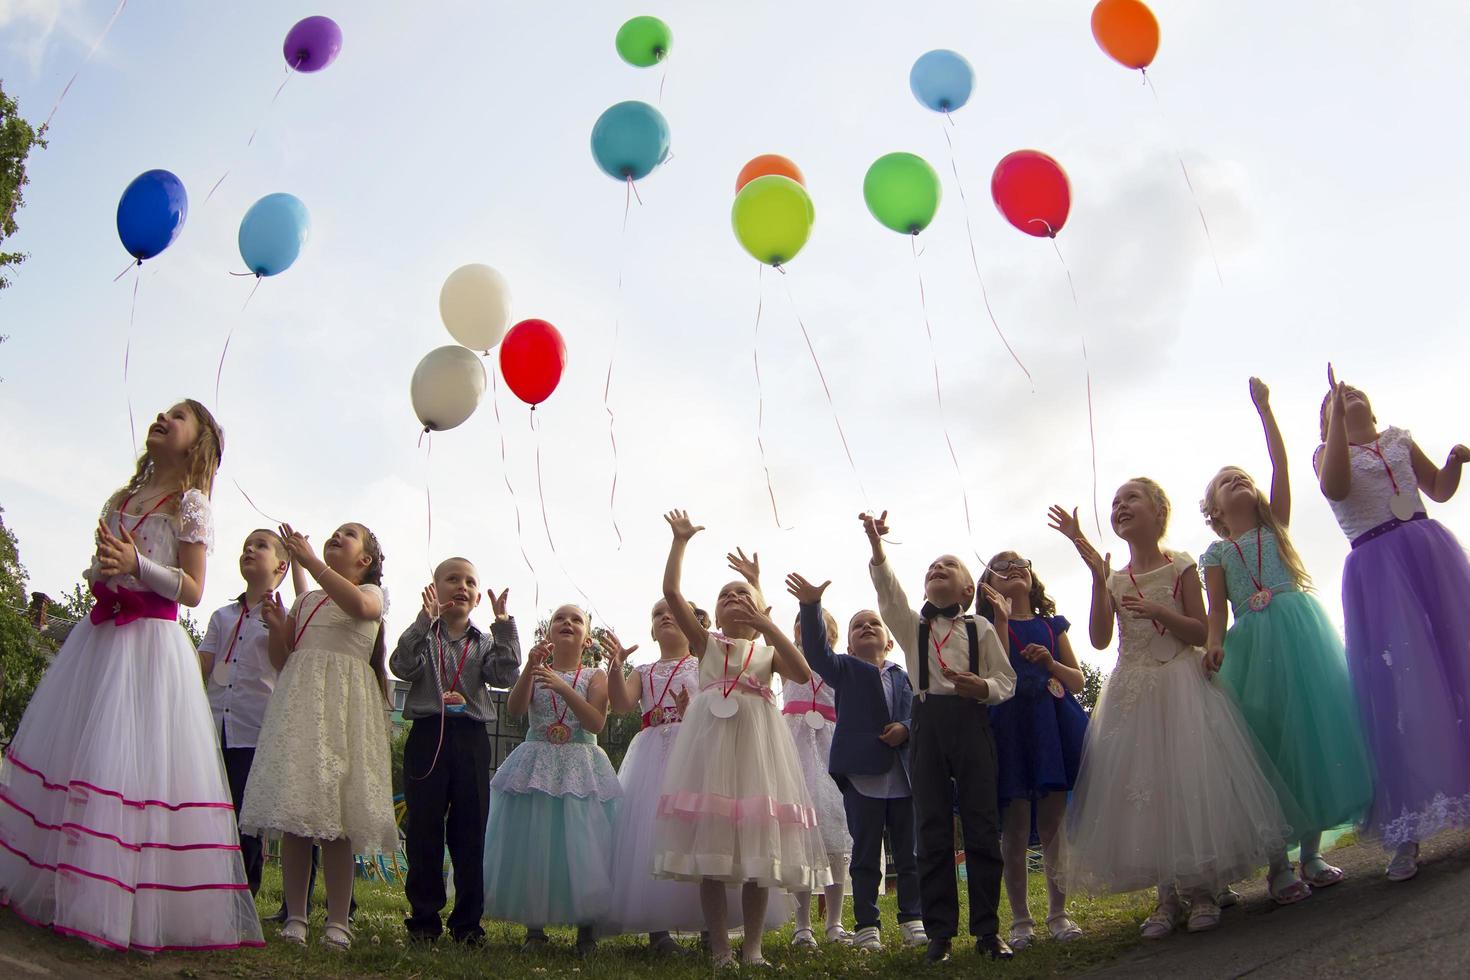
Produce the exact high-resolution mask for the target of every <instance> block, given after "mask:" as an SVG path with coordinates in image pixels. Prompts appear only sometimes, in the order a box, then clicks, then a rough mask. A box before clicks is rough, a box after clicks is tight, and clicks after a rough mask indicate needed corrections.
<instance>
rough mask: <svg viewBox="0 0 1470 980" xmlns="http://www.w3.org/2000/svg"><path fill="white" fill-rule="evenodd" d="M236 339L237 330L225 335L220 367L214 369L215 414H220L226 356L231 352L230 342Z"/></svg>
mask: <svg viewBox="0 0 1470 980" xmlns="http://www.w3.org/2000/svg"><path fill="white" fill-rule="evenodd" d="M233 339H235V328H234V327H231V328H230V332H229V333H228V334H226V335H225V346H224V347H223V348H222V349H221V350H220V352H219V367H217V368H215V369H214V412H215V414H216V415H218V414H219V382H220V378H221V377H222V376H223V375H224V373H225V355H226V354H228V353H229V352H230V341H231V340H233Z"/></svg>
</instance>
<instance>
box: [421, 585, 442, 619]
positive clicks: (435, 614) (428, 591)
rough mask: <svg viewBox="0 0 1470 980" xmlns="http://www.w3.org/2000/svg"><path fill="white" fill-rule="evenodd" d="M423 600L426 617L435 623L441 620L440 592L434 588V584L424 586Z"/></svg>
mask: <svg viewBox="0 0 1470 980" xmlns="http://www.w3.org/2000/svg"><path fill="white" fill-rule="evenodd" d="M423 599H424V615H425V616H428V617H429V621H430V622H433V621H434V620H436V619H438V618H439V590H438V589H436V588H435V587H434V583H433V582H430V583H429V584H428V585H426V586H424V593H423Z"/></svg>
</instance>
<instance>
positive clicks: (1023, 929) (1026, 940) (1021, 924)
mask: <svg viewBox="0 0 1470 980" xmlns="http://www.w3.org/2000/svg"><path fill="white" fill-rule="evenodd" d="M1035 940H1036V925H1035V923H1034V922H1033V921H1032V920H1030V919H1017V920H1016V921H1015V922H1012V923H1011V934H1010V937H1009V939H1008V940H1007V941H1008V942H1009V943H1010V947H1011V949H1013V950H1015V951H1016V952H1018V953H1019V952H1021V951H1022V950H1024V949H1027V948H1029V947H1030V946H1031V944H1032V942H1034V941H1035Z"/></svg>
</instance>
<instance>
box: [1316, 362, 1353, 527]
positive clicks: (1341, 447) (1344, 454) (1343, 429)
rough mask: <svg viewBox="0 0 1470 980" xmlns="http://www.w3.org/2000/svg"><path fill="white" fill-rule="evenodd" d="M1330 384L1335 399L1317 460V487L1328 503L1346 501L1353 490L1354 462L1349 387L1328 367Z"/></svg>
mask: <svg viewBox="0 0 1470 980" xmlns="http://www.w3.org/2000/svg"><path fill="white" fill-rule="evenodd" d="M1327 384H1328V386H1329V387H1330V388H1331V389H1332V397H1331V399H1330V400H1329V401H1328V403H1327V438H1326V439H1324V440H1323V447H1322V453H1321V455H1319V456H1318V457H1317V460H1316V466H1317V484H1318V486H1320V487H1321V488H1322V496H1324V497H1326V498H1327V499H1328V500H1346V499H1347V495H1348V494H1349V493H1351V492H1352V489H1353V461H1352V457H1351V456H1350V455H1349V454H1348V437H1347V385H1345V384H1343V383H1341V382H1339V381H1338V380H1337V375H1336V374H1334V373H1333V371H1332V365H1331V364H1329V365H1327Z"/></svg>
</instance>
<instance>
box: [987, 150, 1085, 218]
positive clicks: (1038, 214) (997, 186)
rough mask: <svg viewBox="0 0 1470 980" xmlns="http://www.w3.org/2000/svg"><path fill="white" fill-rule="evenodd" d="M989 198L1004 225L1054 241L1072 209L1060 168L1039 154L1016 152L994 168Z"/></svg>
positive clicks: (1050, 159) (1035, 151)
mask: <svg viewBox="0 0 1470 980" xmlns="http://www.w3.org/2000/svg"><path fill="white" fill-rule="evenodd" d="M990 196H991V197H992V198H994V199H995V206H996V207H997V208H999V209H1000V213H1001V214H1003V215H1005V218H1006V220H1007V221H1009V222H1010V223H1011V224H1013V225H1015V226H1016V227H1017V228H1019V229H1021V230H1022V231H1024V232H1025V233H1026V234H1028V235H1035V236H1036V237H1037V238H1055V237H1057V232H1059V231H1061V230H1062V226H1063V225H1065V224H1066V223H1067V212H1069V211H1070V210H1071V209H1072V185H1071V183H1069V182H1068V180H1067V172H1066V171H1065V170H1063V169H1062V165H1061V164H1059V163H1057V162H1056V161H1055V160H1053V159H1052V158H1051V157H1049V156H1047V155H1046V154H1045V153H1042V152H1041V151H1040V150H1017V151H1016V152H1014V153H1010V154H1007V155H1006V156H1005V157H1004V158H1002V160H1001V161H1000V163H997V164H996V165H995V174H994V175H993V176H992V177H991V178H990Z"/></svg>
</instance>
